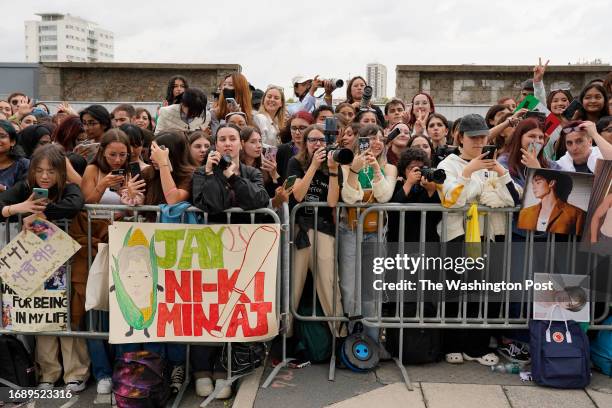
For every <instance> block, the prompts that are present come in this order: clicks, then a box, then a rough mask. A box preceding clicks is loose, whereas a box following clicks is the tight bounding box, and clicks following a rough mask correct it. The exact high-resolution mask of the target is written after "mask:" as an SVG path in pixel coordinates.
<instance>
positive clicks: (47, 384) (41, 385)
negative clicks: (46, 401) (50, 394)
mask: <svg viewBox="0 0 612 408" xmlns="http://www.w3.org/2000/svg"><path fill="white" fill-rule="evenodd" d="M53 385H54V384H53V383H50V382H41V383H38V389H39V390H50V389H52V388H53Z"/></svg>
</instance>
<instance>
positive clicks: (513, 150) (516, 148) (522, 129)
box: [508, 118, 549, 177]
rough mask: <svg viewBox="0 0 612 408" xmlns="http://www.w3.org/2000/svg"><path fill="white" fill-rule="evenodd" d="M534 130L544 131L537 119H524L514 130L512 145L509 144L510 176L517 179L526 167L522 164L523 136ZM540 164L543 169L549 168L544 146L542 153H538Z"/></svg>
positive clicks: (511, 138) (511, 139)
mask: <svg viewBox="0 0 612 408" xmlns="http://www.w3.org/2000/svg"><path fill="white" fill-rule="evenodd" d="M533 129H540V130H542V131H544V129H542V125H541V124H540V122H539V121H538V120H536V119H531V118H530V119H524V120H521V121H520V122H519V124H518V125H517V126H516V128H514V132H513V133H512V136H511V137H510V143H509V144H508V171H509V172H510V175H512V176H514V177H517V176H518V175H519V172H520V170H521V169H523V168H524V167H525V166H523V164H522V163H521V157H522V152H521V148H522V147H523V146H522V139H523V135H524V134H525V133H527V132H529V131H531V130H533ZM538 162H539V163H540V166H541V167H542V168H544V169H545V168H548V167H549V165H548V161H547V160H546V158H545V157H544V146H542V149H540V153H538Z"/></svg>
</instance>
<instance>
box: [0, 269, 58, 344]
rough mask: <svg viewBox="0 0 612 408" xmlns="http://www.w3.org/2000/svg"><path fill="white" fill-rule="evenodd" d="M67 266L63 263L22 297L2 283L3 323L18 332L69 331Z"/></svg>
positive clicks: (6, 327) (7, 327)
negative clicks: (34, 288) (31, 292)
mask: <svg viewBox="0 0 612 408" xmlns="http://www.w3.org/2000/svg"><path fill="white" fill-rule="evenodd" d="M67 324H68V299H67V296H66V266H65V265H62V266H60V267H59V268H58V269H57V270H56V271H55V272H54V273H53V275H51V276H50V277H49V278H48V279H47V280H46V281H44V282H43V283H42V284H41V286H40V287H39V288H38V289H37V290H35V291H34V293H33V294H32V295H31V296H29V297H26V298H23V297H21V296H19V295H18V294H17V293H15V291H13V290H12V289H11V288H10V287H9V285H7V284H4V283H3V284H2V326H3V327H4V328H5V329H9V330H13V331H15V332H43V331H59V330H66V327H67Z"/></svg>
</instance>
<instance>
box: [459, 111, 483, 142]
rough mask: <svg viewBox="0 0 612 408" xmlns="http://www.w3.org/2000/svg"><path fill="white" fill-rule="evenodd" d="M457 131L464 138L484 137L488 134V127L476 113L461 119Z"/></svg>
mask: <svg viewBox="0 0 612 408" xmlns="http://www.w3.org/2000/svg"><path fill="white" fill-rule="evenodd" d="M459 131H460V132H461V133H463V135H464V136H469V137H473V136H486V135H488V134H489V127H488V126H487V122H486V121H485V119H484V118H483V117H482V116H480V115H479V114H477V113H470V114H469V115H465V116H464V117H462V118H461V122H460V123H459Z"/></svg>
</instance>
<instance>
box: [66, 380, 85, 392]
mask: <svg viewBox="0 0 612 408" xmlns="http://www.w3.org/2000/svg"><path fill="white" fill-rule="evenodd" d="M86 387H87V384H85V381H78V380H77V381H68V383H66V391H72V392H74V393H78V392H81V391H83V390H84V389H85V388H86Z"/></svg>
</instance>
